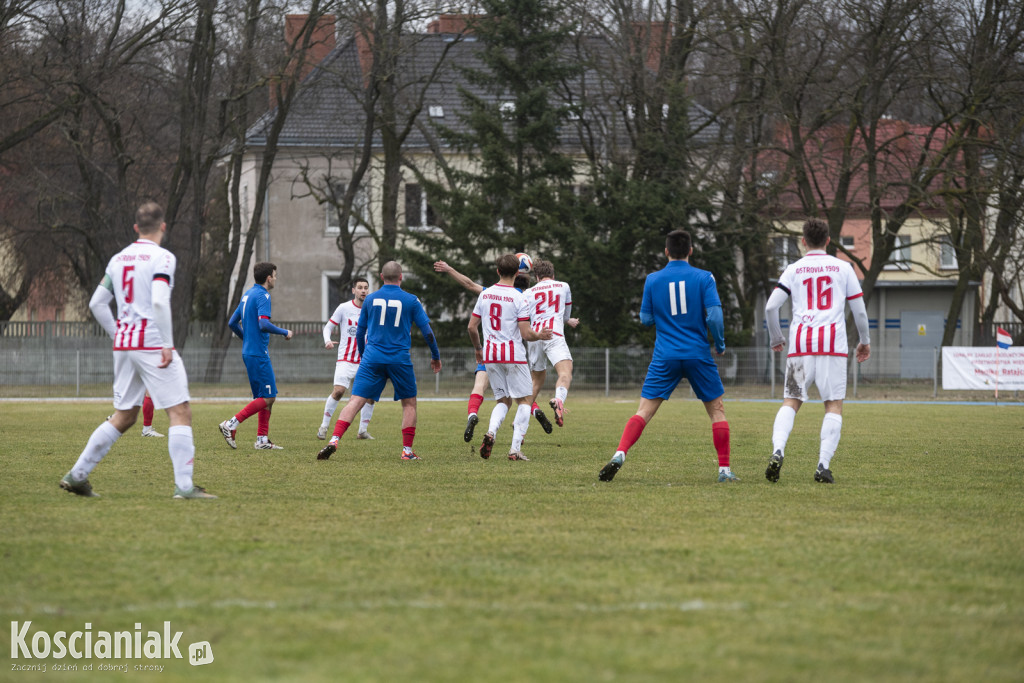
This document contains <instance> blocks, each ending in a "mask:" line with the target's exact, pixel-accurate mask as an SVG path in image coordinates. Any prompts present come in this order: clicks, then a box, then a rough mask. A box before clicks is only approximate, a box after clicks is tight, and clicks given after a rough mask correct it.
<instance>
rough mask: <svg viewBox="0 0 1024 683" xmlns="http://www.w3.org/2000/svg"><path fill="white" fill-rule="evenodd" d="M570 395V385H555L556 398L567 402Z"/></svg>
mask: <svg viewBox="0 0 1024 683" xmlns="http://www.w3.org/2000/svg"><path fill="white" fill-rule="evenodd" d="M568 395H569V389H568V387H555V398H557V399H558V400H559V401H561V402H562V403H565V397H566V396H568Z"/></svg>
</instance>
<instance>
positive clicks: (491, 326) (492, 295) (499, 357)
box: [469, 254, 552, 460]
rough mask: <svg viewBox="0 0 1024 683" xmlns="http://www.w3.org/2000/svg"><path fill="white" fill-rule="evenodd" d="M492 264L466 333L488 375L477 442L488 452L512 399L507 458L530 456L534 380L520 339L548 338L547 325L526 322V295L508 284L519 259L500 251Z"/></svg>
mask: <svg viewBox="0 0 1024 683" xmlns="http://www.w3.org/2000/svg"><path fill="white" fill-rule="evenodd" d="M495 263H496V265H497V267H498V278H499V280H498V283H497V284H496V285H492V286H491V287H488V288H487V289H485V290H483V291H482V292H480V295H479V296H478V297H477V300H476V306H475V307H474V308H473V315H472V316H470V318H469V338H470V340H472V342H473V348H474V349H475V351H476V362H477V363H484V364H485V365H486V366H487V376H488V378H489V380H490V383H491V391H492V392H493V393H494V400H495V405H494V410H492V411H491V420H490V423H489V424H488V429H487V434H485V435H484V438H483V443H482V444H481V445H480V457H481V458H484V459H486V458H489V457H491V449H492V448H493V447H494V437H495V435H496V434H497V432H498V428H499V427H501V423H502V422H503V421H504V420H505V416H506V415H507V414H508V411H509V408H510V407H511V406H512V401H513V400H515V402H516V404H517V408H516V416H515V418H514V420H513V422H512V425H513V430H512V447H511V449H510V450H509V453H508V459H509V460H529V458H527V457H526V456H525V455H523V452H522V447H523V436H525V435H526V430H527V429H528V428H529V426H530V397H531V390H532V386H533V385H532V382H531V380H530V372H529V370H528V369H527V356H526V347H525V346H524V345H523V342H524V341H537V340H540V339H551V337H552V333H551V330H550V329H544V330H541V331H539V332H537V331H535V330H533V329H532V328H531V327H530V308H529V304H528V303H527V300H526V297H524V296H523V294H522V293H521V292H519V291H518V290H516V288H515V287H514V286H513V284H514V282H515V278H516V273H518V272H519V259H517V258H516V257H515V255H514V254H503V255H501V256H499V257H498V258H497V260H496V261H495ZM481 321H482V323H481ZM481 327H482V328H483V339H482V340H481V338H480V329H481Z"/></svg>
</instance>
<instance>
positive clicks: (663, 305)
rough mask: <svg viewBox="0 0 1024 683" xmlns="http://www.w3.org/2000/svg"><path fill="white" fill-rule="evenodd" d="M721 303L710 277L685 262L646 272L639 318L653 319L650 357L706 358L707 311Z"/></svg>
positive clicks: (660, 358) (674, 262)
mask: <svg viewBox="0 0 1024 683" xmlns="http://www.w3.org/2000/svg"><path fill="white" fill-rule="evenodd" d="M721 305H722V302H721V300H720V299H719V298H718V289H717V287H716V286H715V278H714V276H713V275H711V273H709V272H708V271H706V270H701V269H700V268H695V267H693V266H691V265H690V264H689V263H687V262H686V261H669V262H668V265H666V266H665V267H664V268H662V269H661V270H659V271H657V272H654V273H651V274H650V275H648V276H647V281H646V282H644V298H643V303H641V305H640V320H641V321H645V320H651V319H652V318H653V320H654V329H655V333H656V337H655V341H654V355H653V357H652V360H671V359H688V358H709V357H710V356H711V349H710V345H709V343H708V326H707V322H706V319H707V312H708V309H709V308H711V307H712V306H721ZM645 324H648V323H645Z"/></svg>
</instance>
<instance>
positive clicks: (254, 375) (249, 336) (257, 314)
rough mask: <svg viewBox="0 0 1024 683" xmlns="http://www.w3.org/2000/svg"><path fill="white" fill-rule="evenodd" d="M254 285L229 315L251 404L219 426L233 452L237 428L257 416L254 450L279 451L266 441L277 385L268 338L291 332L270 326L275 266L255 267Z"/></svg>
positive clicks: (290, 335) (290, 334)
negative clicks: (242, 363) (237, 342)
mask: <svg viewBox="0 0 1024 683" xmlns="http://www.w3.org/2000/svg"><path fill="white" fill-rule="evenodd" d="M252 276H253V279H254V280H255V281H256V284H254V285H253V286H252V287H250V288H249V289H248V290H247V291H246V292H245V294H243V295H242V300H241V301H239V302H238V308H236V309H235V312H234V313H232V314H231V319H230V320H228V327H230V328H231V331H232V332H234V333H235V334H236V335H238V336H239V337H240V338H241V339H242V361H243V362H244V363H245V372H246V374H247V375H249V387H250V388H251V389H252V401H250V402H249V404H248V405H247V406H245V407H244V408H242V409H241V410H240V411H239V412H238V413H237V414H236V415H235V416H234V417H232V418H230V419H228V420H225V421H224V422H221V423H220V425H219V427H220V433H221V434H222V435H223V436H224V440H225V441H227V442H228V445H229V446H231V447H232V448H237V445H236V443H235V434H236V432H237V431H238V425H239V424H241V423H242V422H245V420H246V418H249V417H252V416H253V415H259V418H258V419H259V422H258V426H257V428H256V443H255V444H254V448H256V449H257V450H261V451H262V450H266V451H269V450H281V446H278V445H277V444H275V443H274V442H273V441H271V440H270V409H271V406H272V405H274V400H275V398H276V397H277V382H276V381H275V379H274V366H273V365H271V364H270V351H268V349H267V347H268V345H269V344H270V335H271V334H279V335H281V336H282V337H284V338H285V339H291V338H292V331H291V330H286V329H283V328H280V327H278V326H277V325H275V324H274V323H272V322H270V290H272V289H273V288H274V286H275V285H276V284H277V266H275V265H274V264H273V263H266V262H262V263H257V264H256V265H255V266H253V268H252Z"/></svg>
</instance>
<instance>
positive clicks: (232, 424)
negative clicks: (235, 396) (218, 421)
mask: <svg viewBox="0 0 1024 683" xmlns="http://www.w3.org/2000/svg"><path fill="white" fill-rule="evenodd" d="M240 424H242V423H241V422H239V421H238V418H236V417H235V416H234V415H232V416H231V419H229V420H228V429H238V425H240Z"/></svg>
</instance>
